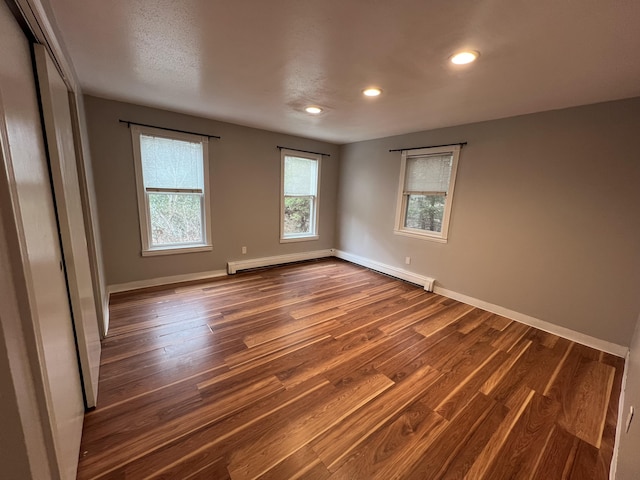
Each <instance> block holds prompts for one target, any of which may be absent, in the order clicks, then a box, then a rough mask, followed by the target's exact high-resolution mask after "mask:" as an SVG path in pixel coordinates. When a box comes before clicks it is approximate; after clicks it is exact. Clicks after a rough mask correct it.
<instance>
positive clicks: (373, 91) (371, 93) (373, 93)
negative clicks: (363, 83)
mask: <svg viewBox="0 0 640 480" xmlns="http://www.w3.org/2000/svg"><path fill="white" fill-rule="evenodd" d="M362 93H363V94H364V95H366V96H367V97H377V96H378V95H380V94H381V93H382V90H381V89H379V88H377V87H371V88H367V89H366V90H363V91H362Z"/></svg>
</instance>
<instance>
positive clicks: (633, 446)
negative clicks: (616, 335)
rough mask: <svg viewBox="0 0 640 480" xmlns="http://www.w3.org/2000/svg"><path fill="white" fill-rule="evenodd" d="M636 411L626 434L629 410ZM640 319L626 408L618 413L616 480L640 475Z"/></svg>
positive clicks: (626, 479)
mask: <svg viewBox="0 0 640 480" xmlns="http://www.w3.org/2000/svg"><path fill="white" fill-rule="evenodd" d="M631 406H633V407H634V409H635V413H634V417H633V420H632V422H631V427H630V428H629V432H625V431H624V429H625V426H626V421H627V416H628V414H629V408H630V407H631ZM638 409H640V317H638V322H637V324H636V330H635V333H634V335H633V339H632V341H631V352H630V355H629V362H628V364H627V383H626V389H625V393H624V406H623V407H622V411H621V412H619V413H618V422H620V424H621V428H622V433H621V435H620V443H619V445H618V448H619V450H618V464H617V468H616V479H618V480H635V479H637V478H638V474H639V473H640V456H639V455H638V452H640V411H638Z"/></svg>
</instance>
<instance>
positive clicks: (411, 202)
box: [395, 145, 460, 240]
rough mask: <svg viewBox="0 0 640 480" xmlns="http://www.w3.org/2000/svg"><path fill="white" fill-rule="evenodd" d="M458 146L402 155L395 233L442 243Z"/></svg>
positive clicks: (414, 151)
mask: <svg viewBox="0 0 640 480" xmlns="http://www.w3.org/2000/svg"><path fill="white" fill-rule="evenodd" d="M459 151H460V147H459V146H457V145H456V146H454V147H445V148H443V147H437V148H425V149H420V150H413V151H404V152H403V153H402V164H401V178H400V186H399V190H398V205H397V207H396V226H395V232H396V233H399V234H403V235H409V236H417V237H422V238H432V239H440V240H446V238H447V233H448V225H449V217H450V212H451V200H452V194H453V186H454V183H455V174H456V168H457V163H458V155H459Z"/></svg>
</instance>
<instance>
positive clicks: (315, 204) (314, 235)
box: [280, 148, 322, 243]
mask: <svg viewBox="0 0 640 480" xmlns="http://www.w3.org/2000/svg"><path fill="white" fill-rule="evenodd" d="M287 156H290V157H296V158H305V159H307V160H314V161H315V162H316V165H317V168H316V170H317V172H316V194H315V195H296V196H298V197H309V196H310V197H312V209H311V210H312V212H311V218H310V219H309V223H310V227H311V228H310V230H311V232H310V233H304V234H297V235H285V233H284V209H285V207H284V203H285V202H284V201H285V194H284V170H285V157H287ZM321 167H322V155H320V154H315V153H306V152H299V151H297V150H287V149H285V148H283V149H281V150H280V243H291V242H305V241H310V240H318V239H319V238H320V234H319V228H318V223H319V222H318V219H319V217H320V172H321ZM288 196H291V195H288Z"/></svg>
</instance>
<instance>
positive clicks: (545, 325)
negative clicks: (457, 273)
mask: <svg viewBox="0 0 640 480" xmlns="http://www.w3.org/2000/svg"><path fill="white" fill-rule="evenodd" d="M335 255H336V257H338V258H342V259H344V260H347V261H349V262H352V263H356V264H358V265H362V266H363V267H367V268H371V269H372V270H376V271H379V272H382V273H386V274H387V275H391V276H393V277H397V278H401V279H403V280H407V281H409V282H411V283H416V284H418V285H425V284H426V282H427V281H431V282H433V281H434V280H433V279H431V278H429V277H425V276H423V275H419V274H416V273H413V272H409V271H407V270H404V269H401V268H397V267H392V266H391V265H385V264H384V263H380V262H376V261H375V260H370V259H368V258H365V257H361V256H359V255H354V254H352V253H348V252H344V251H341V250H336V253H335ZM425 289H426V288H425ZM433 292H435V293H437V294H439V295H443V296H445V297H449V298H452V299H454V300H458V301H460V302H463V303H466V304H468V305H473V306H474V307H478V308H482V309H483V310H487V311H488V312H492V313H497V314H498V315H502V316H503V317H507V318H510V319H511V320H515V321H517V322H520V323H524V324H525V325H529V326H531V327H535V328H538V329H540V330H544V331H545V332H549V333H552V334H554V335H558V336H559V337H563V338H566V339H568V340H571V341H572V342H576V343H580V344H582V345H586V346H588V347H592V348H596V349H598V350H601V351H603V352H607V353H610V354H612V355H616V356H617V357H623V358H624V357H625V356H626V355H627V352H628V351H629V349H628V348H627V347H625V346H622V345H617V344H615V343H611V342H607V341H606V340H601V339H599V338H595V337H592V336H590V335H586V334H584V333H580V332H576V331H575V330H571V329H569V328H565V327H561V326H559V325H555V324H553V323H549V322H546V321H544V320H540V319H538V318H535V317H531V316H529V315H526V314H524V313H520V312H516V311H515V310H510V309H508V308H505V307H501V306H500V305H495V304H493V303H489V302H485V301H484V300H480V299H478V298H474V297H470V296H468V295H464V294H462V293H458V292H454V291H453V290H448V289H446V288H442V287H439V286H437V285H435V286H434V287H433Z"/></svg>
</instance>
